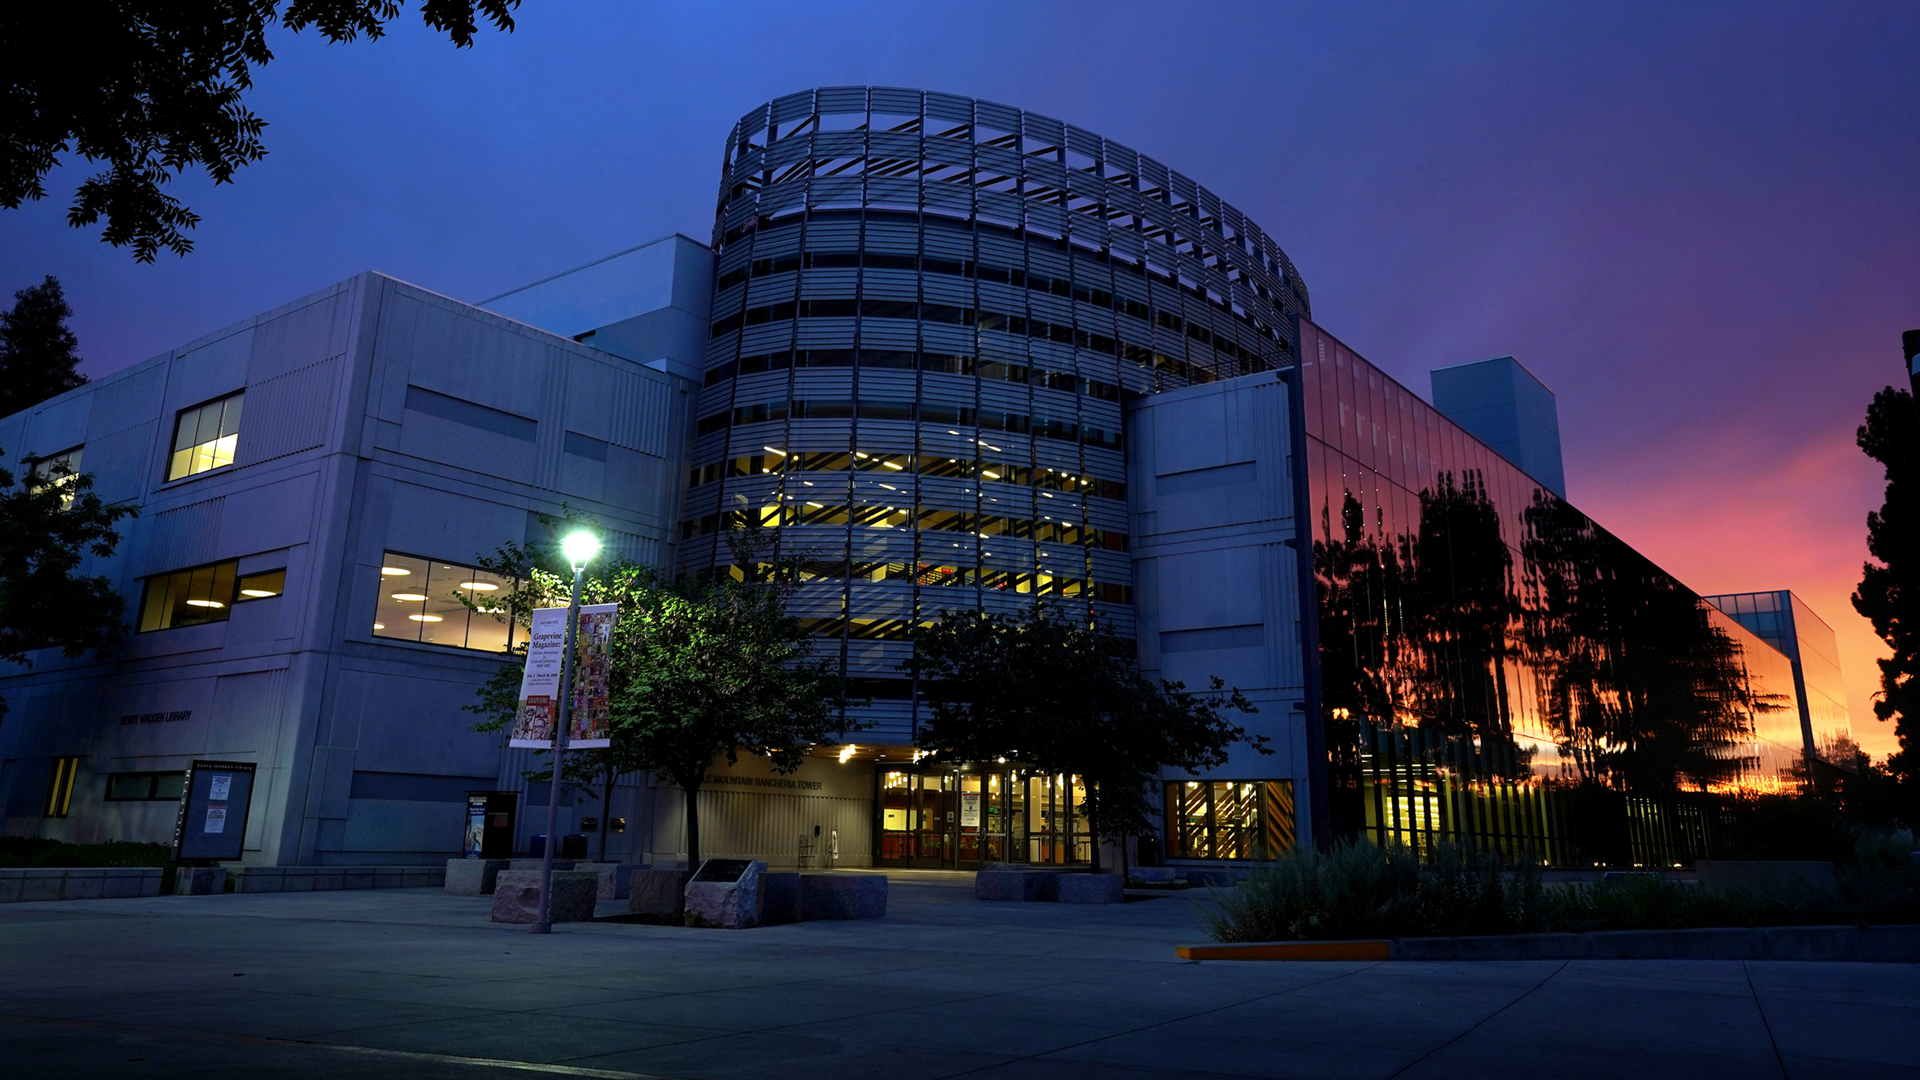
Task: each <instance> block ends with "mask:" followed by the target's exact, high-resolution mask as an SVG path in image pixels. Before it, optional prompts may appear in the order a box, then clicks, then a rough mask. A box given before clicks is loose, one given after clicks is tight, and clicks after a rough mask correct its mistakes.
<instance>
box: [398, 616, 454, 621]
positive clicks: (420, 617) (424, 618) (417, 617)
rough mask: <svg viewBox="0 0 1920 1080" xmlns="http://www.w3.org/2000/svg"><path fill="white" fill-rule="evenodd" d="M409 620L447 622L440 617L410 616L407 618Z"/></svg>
mask: <svg viewBox="0 0 1920 1080" xmlns="http://www.w3.org/2000/svg"><path fill="white" fill-rule="evenodd" d="M407 618H409V619H412V620H413V621H414V622H444V621H445V620H443V619H442V618H440V616H438V615H409V616H407Z"/></svg>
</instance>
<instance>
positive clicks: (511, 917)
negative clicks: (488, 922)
mask: <svg viewBox="0 0 1920 1080" xmlns="http://www.w3.org/2000/svg"><path fill="white" fill-rule="evenodd" d="M599 900H600V875H599V874H596V873H594V872H593V871H591V870H555V871H554V872H553V894H552V895H551V896H550V897H548V899H547V916H548V918H549V919H550V920H551V921H553V922H557V923H560V922H587V921H589V920H591V919H592V918H593V906H594V904H596V903H598V902H599ZM492 919H493V921H494V922H498V923H531V922H538V921H539V919H540V871H538V870H506V871H503V872H501V874H500V876H499V877H497V878H495V879H494V886H493V915H492Z"/></svg>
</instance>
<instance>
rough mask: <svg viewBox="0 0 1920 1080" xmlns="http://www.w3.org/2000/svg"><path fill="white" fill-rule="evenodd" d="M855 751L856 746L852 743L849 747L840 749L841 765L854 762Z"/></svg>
mask: <svg viewBox="0 0 1920 1080" xmlns="http://www.w3.org/2000/svg"><path fill="white" fill-rule="evenodd" d="M853 751H854V745H853V744H852V743H848V744H847V745H845V746H843V747H841V748H840V764H842V765H845V764H846V763H847V762H849V761H852V760H853Z"/></svg>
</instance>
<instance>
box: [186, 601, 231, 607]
mask: <svg viewBox="0 0 1920 1080" xmlns="http://www.w3.org/2000/svg"><path fill="white" fill-rule="evenodd" d="M187 606H189V607H226V606H227V605H225V604H223V603H221V602H220V601H218V600H189V601H187Z"/></svg>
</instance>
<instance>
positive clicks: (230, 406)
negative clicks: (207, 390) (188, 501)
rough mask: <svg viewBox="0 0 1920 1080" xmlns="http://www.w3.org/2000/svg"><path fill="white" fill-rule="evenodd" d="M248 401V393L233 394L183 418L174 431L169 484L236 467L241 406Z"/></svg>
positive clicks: (190, 411) (189, 410) (181, 416)
mask: <svg viewBox="0 0 1920 1080" xmlns="http://www.w3.org/2000/svg"><path fill="white" fill-rule="evenodd" d="M245 401H246V394H244V393H239V394H229V395H228V396H226V397H223V398H221V399H220V400H219V401H209V402H207V403H206V404H205V405H202V406H200V407H198V408H194V409H187V410H185V411H183V412H182V413H181V414H180V419H179V420H178V422H176V423H175V425H174V429H173V458H172V460H170V461H169V462H168V463H167V479H168V480H178V479H180V478H181V477H183V476H195V475H198V474H200V473H203V472H207V471H209V470H212V469H219V468H223V467H225V466H228V465H231V464H233V448H234V445H235V444H236V443H238V442H239V441H240V406H241V405H242V404H244V403H245Z"/></svg>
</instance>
